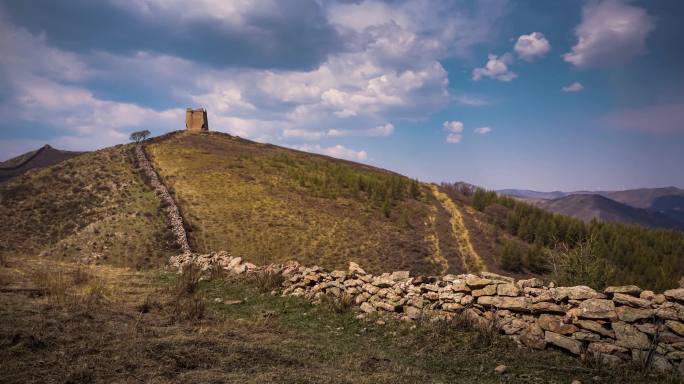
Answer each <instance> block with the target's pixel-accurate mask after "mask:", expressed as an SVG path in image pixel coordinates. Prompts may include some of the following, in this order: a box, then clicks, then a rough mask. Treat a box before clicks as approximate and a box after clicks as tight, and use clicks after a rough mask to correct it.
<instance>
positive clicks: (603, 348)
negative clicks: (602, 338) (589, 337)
mask: <svg viewBox="0 0 684 384" xmlns="http://www.w3.org/2000/svg"><path fill="white" fill-rule="evenodd" d="M627 351H628V349H627V348H623V347H620V346H617V345H615V344H611V343H604V342H596V343H589V346H588V347H587V352H590V353H605V354H608V355H611V354H614V353H626V352H627Z"/></svg>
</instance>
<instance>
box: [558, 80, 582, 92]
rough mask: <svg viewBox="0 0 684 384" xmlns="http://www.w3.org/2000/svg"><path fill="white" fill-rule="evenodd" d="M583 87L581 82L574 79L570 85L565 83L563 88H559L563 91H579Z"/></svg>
mask: <svg viewBox="0 0 684 384" xmlns="http://www.w3.org/2000/svg"><path fill="white" fill-rule="evenodd" d="M583 89H584V86H583V85H582V83H580V82H578V81H575V82H574V83H572V84H570V85H566V86H564V87H563V88H561V90H563V92H580V91H582V90H583Z"/></svg>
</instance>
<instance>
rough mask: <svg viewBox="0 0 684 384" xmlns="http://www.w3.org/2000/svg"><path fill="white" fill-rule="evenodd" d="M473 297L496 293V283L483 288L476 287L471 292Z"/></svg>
mask: <svg viewBox="0 0 684 384" xmlns="http://www.w3.org/2000/svg"><path fill="white" fill-rule="evenodd" d="M471 294H472V295H473V296H474V297H480V296H494V295H496V285H487V286H485V287H484V288H481V289H476V290H474V291H473V292H472V293H471Z"/></svg>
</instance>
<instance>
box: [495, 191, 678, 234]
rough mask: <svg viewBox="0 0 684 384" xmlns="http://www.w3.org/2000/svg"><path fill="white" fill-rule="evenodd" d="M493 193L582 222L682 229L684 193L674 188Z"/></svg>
mask: <svg viewBox="0 0 684 384" xmlns="http://www.w3.org/2000/svg"><path fill="white" fill-rule="evenodd" d="M496 192H497V193H499V194H502V195H507V196H511V197H515V198H518V199H522V200H525V201H528V202H530V203H532V204H535V205H537V206H538V207H540V208H543V209H546V210H548V211H551V212H554V213H559V214H563V215H568V216H572V217H576V218H578V219H581V220H584V221H590V220H592V219H597V220H599V221H605V222H619V223H626V224H639V225H644V226H648V227H658V228H676V229H680V230H684V190H683V189H680V188H677V187H664V188H639V189H629V190H624V191H573V192H562V191H552V192H540V191H533V190H525V189H501V190H498V191H496Z"/></svg>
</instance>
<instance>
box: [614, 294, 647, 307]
mask: <svg viewBox="0 0 684 384" xmlns="http://www.w3.org/2000/svg"><path fill="white" fill-rule="evenodd" d="M613 301H614V302H616V303H619V304H623V305H631V306H632V307H641V308H650V307H651V302H650V301H648V300H644V299H639V298H637V297H634V296H630V295H626V294H624V293H616V294H614V295H613Z"/></svg>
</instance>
